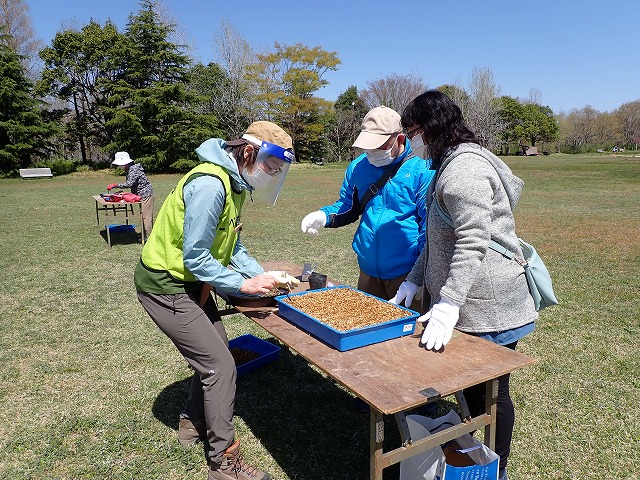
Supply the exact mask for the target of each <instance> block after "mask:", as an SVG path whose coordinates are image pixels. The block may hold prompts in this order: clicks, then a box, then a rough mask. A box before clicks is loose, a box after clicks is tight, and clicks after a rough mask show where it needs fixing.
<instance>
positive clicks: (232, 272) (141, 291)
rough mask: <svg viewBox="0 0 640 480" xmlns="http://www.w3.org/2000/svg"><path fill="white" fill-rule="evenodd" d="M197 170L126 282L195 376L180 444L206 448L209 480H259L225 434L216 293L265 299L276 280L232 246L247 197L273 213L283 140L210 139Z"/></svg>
mask: <svg viewBox="0 0 640 480" xmlns="http://www.w3.org/2000/svg"><path fill="white" fill-rule="evenodd" d="M196 154H197V155H198V158H199V160H200V161H201V163H200V164H199V165H198V166H196V167H195V168H193V169H192V170H191V171H190V172H189V173H187V174H186V175H185V176H183V177H182V179H180V181H179V182H178V185H177V186H176V188H174V189H173V190H172V191H171V192H170V193H169V195H168V196H167V198H166V199H165V201H164V203H163V205H162V208H161V209H160V212H158V218H157V219H156V224H155V226H154V228H153V232H152V233H151V236H150V237H149V240H148V241H147V243H146V244H145V245H144V247H143V248H142V255H141V258H140V262H139V263H138V265H137V267H136V270H135V273H134V283H135V285H136V290H137V294H138V300H139V301H140V303H141V304H142V306H143V307H144V309H145V310H146V311H147V313H148V314H149V316H150V317H151V318H152V320H153V321H154V322H155V323H156V324H157V325H158V327H159V328H160V329H161V330H162V332H163V333H164V334H165V335H167V336H168V337H169V338H170V339H171V341H172V342H173V343H174V344H175V346H176V347H177V348H178V350H179V351H180V353H181V354H182V355H183V356H184V358H185V360H186V361H187V362H188V363H189V365H190V366H191V367H192V368H193V370H194V375H193V377H192V380H191V388H190V390H189V397H188V399H187V402H186V404H185V406H184V409H183V411H182V412H181V414H180V419H179V424H178V425H179V426H178V440H179V442H180V443H181V444H183V445H191V444H194V443H196V442H197V441H200V440H204V441H207V442H208V443H209V449H208V455H209V460H210V467H209V473H208V479H209V480H267V479H269V478H270V476H269V474H267V473H265V472H263V471H261V470H259V469H257V468H254V467H252V466H251V465H248V464H246V463H245V462H244V461H243V460H242V457H241V455H240V440H239V439H237V438H236V435H235V430H234V426H233V405H234V401H235V393H236V365H235V362H234V360H233V357H232V355H231V352H230V350H229V342H228V340H227V334H226V332H225V328H224V325H223V323H222V318H221V316H220V314H219V313H218V309H217V306H216V302H215V300H214V299H213V297H212V296H211V295H210V294H209V292H210V289H211V287H213V288H215V289H216V291H218V292H226V293H235V294H237V293H244V294H253V295H256V294H265V293H268V292H269V291H270V290H271V289H272V288H274V286H275V285H276V284H277V282H278V280H277V279H276V278H275V277H273V276H272V275H269V274H268V273H265V272H264V269H263V268H262V266H261V265H260V264H259V263H258V262H257V261H256V260H255V259H254V258H252V257H251V256H250V255H249V253H248V252H247V250H246V248H245V247H244V246H243V245H242V243H241V242H240V230H241V228H242V223H240V214H241V211H242V206H243V204H244V201H245V198H246V197H247V192H249V194H250V195H251V196H252V197H253V198H254V199H256V200H258V199H261V200H264V201H266V202H267V203H268V204H271V205H273V203H274V202H275V200H276V199H277V197H278V193H279V192H280V189H281V188H282V183H283V181H284V178H285V176H286V174H287V171H288V169H289V166H290V164H291V162H293V161H294V159H295V157H294V154H293V142H292V139H291V137H290V136H289V135H288V134H287V133H286V132H285V131H284V130H283V129H282V128H280V127H279V126H278V125H276V124H274V123H271V122H266V121H258V122H254V123H252V124H251V125H249V127H248V128H247V130H246V131H245V133H244V134H243V135H242V137H241V138H238V139H236V140H231V141H225V140H222V139H220V138H211V139H209V140H207V141H205V142H204V143H202V145H200V146H199V147H198V148H197V149H196Z"/></svg>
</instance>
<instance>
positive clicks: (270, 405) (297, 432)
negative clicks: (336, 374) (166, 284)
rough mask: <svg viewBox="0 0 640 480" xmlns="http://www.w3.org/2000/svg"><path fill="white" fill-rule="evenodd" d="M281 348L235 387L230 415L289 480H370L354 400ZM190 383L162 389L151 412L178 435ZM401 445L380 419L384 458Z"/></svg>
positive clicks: (365, 429)
mask: <svg viewBox="0 0 640 480" xmlns="http://www.w3.org/2000/svg"><path fill="white" fill-rule="evenodd" d="M269 341H270V342H272V343H274V344H277V343H278V342H277V340H275V339H269ZM280 346H281V347H283V348H282V351H281V353H280V358H279V359H278V360H276V361H275V362H274V363H271V364H269V365H266V366H263V367H261V368H259V369H258V370H255V371H253V372H250V373H248V374H246V375H244V376H242V377H240V378H239V379H238V382H237V390H236V404H235V415H236V416H237V417H239V418H241V419H242V420H243V421H244V423H245V424H246V426H247V427H248V428H249V429H250V430H251V432H252V433H253V435H254V436H255V437H256V438H257V439H258V440H259V441H260V442H261V443H262V445H264V448H265V449H266V450H267V451H268V452H269V454H270V455H271V457H272V458H273V460H274V461H275V462H276V463H277V464H278V465H279V466H280V468H282V470H283V471H284V472H285V473H286V474H287V476H288V477H289V478H291V479H294V478H300V479H311V478H331V479H350V480H359V479H363V480H364V479H367V478H369V416H368V415H363V414H359V413H357V412H356V411H355V410H354V409H353V407H352V400H353V396H352V395H350V394H349V393H347V392H346V391H345V390H343V389H342V388H340V387H339V386H338V385H336V384H335V382H333V381H332V380H331V379H329V378H327V377H325V376H324V375H322V374H321V373H320V372H318V371H317V370H315V369H313V368H312V367H310V366H309V364H308V363H307V361H306V360H305V359H303V358H302V357H299V356H297V355H294V354H293V353H291V352H290V351H289V349H288V348H286V347H285V346H283V345H280ZM190 382H191V378H186V379H184V380H181V381H179V382H175V383H173V384H171V385H169V386H167V387H166V388H165V389H164V390H163V391H162V392H160V394H159V395H158V397H157V398H156V401H155V402H154V405H153V414H154V415H155V417H156V418H158V420H160V421H162V422H163V423H164V424H165V425H167V426H169V427H171V428H173V429H176V430H177V428H178V415H179V413H180V409H181V408H182V406H183V404H184V401H185V400H186V397H187V394H188V390H189V385H190ZM238 436H239V437H240V438H241V439H242V432H238ZM399 445H400V436H399V434H398V428H397V426H396V425H395V420H394V419H393V417H388V416H385V451H388V450H390V449H393V448H396V447H398V446H399ZM205 451H206V449H205ZM398 475H399V467H398V466H397V465H395V466H392V467H389V468H387V469H385V470H384V478H385V479H388V480H390V479H397V478H398Z"/></svg>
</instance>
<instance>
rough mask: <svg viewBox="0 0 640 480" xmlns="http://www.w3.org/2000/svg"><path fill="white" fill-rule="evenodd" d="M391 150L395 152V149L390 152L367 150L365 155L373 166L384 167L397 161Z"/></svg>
mask: <svg viewBox="0 0 640 480" xmlns="http://www.w3.org/2000/svg"><path fill="white" fill-rule="evenodd" d="M391 150H393V147H391V148H390V149H389V150H365V153H366V154H367V160H369V163H370V164H371V165H374V166H376V167H384V166H387V165H389V164H390V163H391V162H393V161H394V160H395V159H394V158H393V156H392V155H391Z"/></svg>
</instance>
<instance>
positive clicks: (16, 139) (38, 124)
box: [0, 34, 55, 176]
mask: <svg viewBox="0 0 640 480" xmlns="http://www.w3.org/2000/svg"><path fill="white" fill-rule="evenodd" d="M9 39H10V36H9V35H3V34H0V174H1V175H3V176H13V175H15V174H16V173H17V170H18V169H20V168H24V167H28V166H29V165H30V164H31V161H32V159H33V158H34V157H44V156H46V155H47V154H48V153H49V151H50V146H51V144H50V142H49V138H51V136H52V135H53V134H54V132H55V125H54V124H53V123H50V122H45V121H43V119H42V116H41V112H40V102H38V101H37V100H35V99H34V97H33V84H32V83H31V81H30V80H29V79H28V78H27V77H26V72H25V70H24V68H23V66H22V63H21V57H20V55H18V54H17V53H16V52H15V50H13V48H12V47H10V46H9V41H8V40H9Z"/></svg>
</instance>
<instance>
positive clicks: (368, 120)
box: [301, 107, 435, 311]
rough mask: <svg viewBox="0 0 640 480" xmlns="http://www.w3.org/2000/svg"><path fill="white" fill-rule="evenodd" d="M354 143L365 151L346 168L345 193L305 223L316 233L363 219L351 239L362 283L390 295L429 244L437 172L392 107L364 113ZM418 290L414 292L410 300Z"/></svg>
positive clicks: (379, 294) (378, 293) (371, 290)
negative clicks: (430, 199)
mask: <svg viewBox="0 0 640 480" xmlns="http://www.w3.org/2000/svg"><path fill="white" fill-rule="evenodd" d="M353 146H354V147H358V148H361V149H363V150H364V153H363V154H362V155H360V156H359V157H358V158H356V159H355V160H354V161H353V162H351V164H350V165H349V167H348V168H347V170H346V172H345V176H344V181H343V183H342V188H341V189H340V198H339V199H338V200H337V201H336V202H335V203H334V204H333V205H327V206H324V207H322V208H320V210H318V211H315V212H312V213H310V214H308V215H307V216H306V217H304V219H303V220H302V224H301V228H302V231H303V232H306V233H309V234H311V235H317V234H318V230H319V229H320V228H324V227H326V228H338V227H342V226H344V225H348V224H350V223H353V222H355V221H357V220H360V225H359V226H358V229H357V230H356V233H355V235H354V237H353V243H352V246H353V250H354V251H355V253H356V256H357V257H358V266H359V267H360V276H359V278H358V289H359V290H362V291H364V292H367V293H370V294H371V295H375V296H377V297H380V298H383V299H385V300H388V299H390V298H391V297H393V296H394V295H395V294H396V292H397V291H398V288H399V287H400V285H401V284H402V282H403V281H404V280H405V278H406V276H407V274H408V273H409V272H410V271H411V268H412V267H413V264H414V263H415V261H416V259H417V258H418V255H419V254H420V251H421V250H422V248H423V246H424V244H425V231H426V218H427V215H426V210H425V195H426V191H427V187H428V185H429V183H430V182H431V179H432V178H433V175H434V173H435V172H434V171H433V170H429V168H428V167H429V164H430V161H426V162H425V160H424V159H422V158H420V157H417V156H415V155H413V153H412V152H411V148H410V146H409V141H408V140H407V138H406V136H405V134H404V133H402V126H401V124H400V115H399V114H398V113H397V112H396V111H394V110H393V109H391V108H388V107H376V108H374V109H372V110H370V111H369V112H368V113H367V114H366V115H365V117H364V119H363V121H362V127H361V132H360V134H359V135H358V138H356V141H355V142H354V143H353ZM390 173H393V174H392V175H389V174H390ZM385 175H388V176H389V179H388V181H386V183H384V185H383V186H380V187H379V188H378V191H377V193H375V194H369V193H367V191H369V190H370V189H371V187H372V185H375V184H376V182H378V180H379V179H380V178H381V177H383V176H385ZM372 190H373V191H375V190H376V188H375V187H374V188H373V189H372ZM367 200H368V201H367ZM416 288H417V287H416ZM415 294H416V292H415V291H413V292H409V296H410V299H409V301H408V302H407V304H411V299H413V297H414V296H415ZM412 307H413V308H414V309H415V310H418V311H419V309H420V303H419V302H418V301H416V300H414V301H413V304H412Z"/></svg>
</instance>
